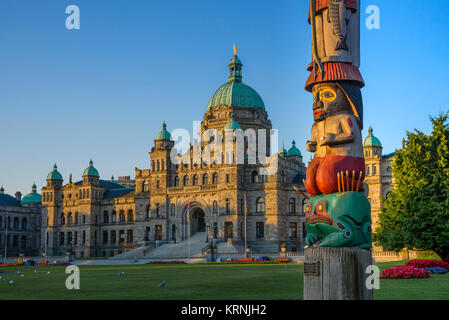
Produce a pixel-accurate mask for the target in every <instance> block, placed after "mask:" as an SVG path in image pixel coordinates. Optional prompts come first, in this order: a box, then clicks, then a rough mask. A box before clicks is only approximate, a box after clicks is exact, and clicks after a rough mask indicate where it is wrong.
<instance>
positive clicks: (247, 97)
mask: <svg viewBox="0 0 449 320" xmlns="http://www.w3.org/2000/svg"><path fill="white" fill-rule="evenodd" d="M219 105H225V106H227V107H243V108H256V109H263V110H265V104H264V103H263V100H262V98H261V97H260V95H259V94H258V93H257V92H256V90H254V89H253V88H251V87H250V86H248V85H246V84H244V83H243V82H242V62H241V61H240V59H239V58H238V57H237V54H236V51H235V52H234V56H233V57H232V59H231V62H230V63H229V81H228V82H227V83H225V84H224V85H222V86H221V87H220V88H218V90H217V91H216V92H215V93H214V95H213V96H212V98H210V100H209V103H208V104H207V111H209V110H212V109H214V108H215V107H217V106H219Z"/></svg>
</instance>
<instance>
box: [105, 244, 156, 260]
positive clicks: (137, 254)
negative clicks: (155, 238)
mask: <svg viewBox="0 0 449 320" xmlns="http://www.w3.org/2000/svg"><path fill="white" fill-rule="evenodd" d="M152 248H154V245H142V246H140V247H137V248H135V249H132V250H129V251H126V252H123V253H121V254H117V255H115V256H113V257H111V258H109V260H130V259H141V258H143V257H144V256H145V254H147V253H148V252H149V251H150V250H151V249H152Z"/></svg>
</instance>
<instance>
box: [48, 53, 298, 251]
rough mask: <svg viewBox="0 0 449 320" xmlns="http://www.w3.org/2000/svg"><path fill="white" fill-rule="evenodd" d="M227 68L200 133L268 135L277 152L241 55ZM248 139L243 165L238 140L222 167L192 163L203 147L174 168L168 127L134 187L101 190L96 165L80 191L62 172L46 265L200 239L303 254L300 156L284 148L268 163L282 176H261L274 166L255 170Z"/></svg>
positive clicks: (51, 200)
mask: <svg viewBox="0 0 449 320" xmlns="http://www.w3.org/2000/svg"><path fill="white" fill-rule="evenodd" d="M228 67H229V81H228V82H227V83H225V84H224V85H222V86H221V87H220V88H218V90H217V91H216V92H215V94H214V95H213V96H212V98H210V100H209V103H208V105H207V109H206V112H205V114H204V117H203V121H202V122H201V133H202V134H203V133H204V132H205V131H207V130H210V129H212V130H213V129H216V130H218V132H220V133H221V135H222V136H223V137H224V136H225V134H226V133H227V132H228V131H231V132H234V131H240V130H241V131H242V132H247V130H248V129H254V130H256V132H257V130H264V131H266V132H267V134H266V137H267V140H266V150H270V130H271V129H272V124H271V121H270V120H269V117H268V113H267V109H266V107H265V105H264V102H263V100H262V98H261V97H260V95H259V94H258V93H257V92H256V91H255V90H254V89H252V88H251V87H250V86H248V85H246V84H245V83H243V82H242V62H241V61H240V59H239V58H238V56H237V55H236V54H235V55H234V56H233V57H232V59H231V61H230V63H229V66H228ZM225 131H226V132H225ZM201 136H203V135H201ZM247 138H248V137H247V136H246V135H245V140H244V148H245V156H244V161H243V162H242V163H240V162H238V161H236V160H237V159H236V158H237V156H236V155H237V151H236V148H237V139H234V141H233V142H232V144H231V145H233V150H232V151H233V152H231V153H229V150H228V149H226V150H225V147H224V145H223V154H222V160H223V161H221V163H220V161H219V162H218V163H207V162H206V161H205V160H204V159H200V161H194V150H195V149H198V150H200V151H201V152H203V151H204V149H205V148H206V147H207V144H208V141H203V140H202V141H200V142H197V141H195V143H194V145H192V146H191V147H190V151H187V153H186V154H184V157H183V159H187V161H186V160H184V161H183V162H182V163H177V164H175V163H174V162H173V161H172V160H171V156H170V154H171V152H172V150H173V148H174V147H175V145H174V141H173V139H172V137H171V134H170V132H169V131H168V130H167V125H166V124H165V123H164V124H163V125H162V130H161V132H160V133H159V134H158V135H157V136H156V137H155V139H154V146H153V148H152V149H151V150H150V152H149V155H150V159H149V162H148V163H149V164H150V165H149V167H150V168H149V169H138V168H136V169H135V180H134V181H133V180H125V179H123V178H122V179H119V180H117V181H115V180H113V179H110V180H103V179H101V178H100V174H99V171H98V170H97V169H96V168H95V167H94V164H93V162H92V161H90V163H89V166H88V167H87V168H86V170H85V171H84V173H83V175H82V180H81V181H76V182H75V181H72V177H70V178H69V181H68V183H66V184H64V181H63V178H62V176H61V174H60V173H59V172H58V170H57V167H56V165H55V166H54V168H53V170H52V171H51V172H50V173H49V175H48V177H47V183H46V186H45V187H44V188H43V189H42V205H43V211H42V212H43V218H42V221H43V227H42V236H41V238H42V248H43V249H45V250H46V252H47V254H48V255H64V254H66V252H67V251H70V252H72V253H73V254H75V256H77V257H88V256H89V257H94V256H105V257H110V256H115V255H117V254H120V253H122V252H124V251H128V250H131V249H133V248H136V247H138V246H142V245H148V246H151V245H152V244H154V243H157V244H158V245H160V244H163V243H175V242H177V243H179V242H181V241H184V240H186V239H188V238H189V237H190V236H191V235H193V234H195V233H205V236H204V239H205V240H206V237H208V238H209V239H211V238H214V239H217V240H216V241H217V242H220V241H222V242H228V243H235V244H240V245H242V244H243V243H244V238H245V229H246V239H247V243H248V245H249V246H250V247H251V249H252V250H253V251H255V252H278V251H280V246H281V245H282V244H283V243H286V244H287V248H288V250H289V251H296V250H298V251H299V250H301V249H302V248H303V246H304V223H305V217H304V214H303V209H302V207H303V206H302V204H303V201H304V197H303V196H301V195H300V194H298V193H297V192H296V191H295V190H294V189H293V186H294V185H301V186H302V179H304V178H305V172H306V167H305V165H304V163H303V158H302V155H301V152H300V150H299V149H298V148H296V146H295V142H294V141H293V143H292V146H291V148H290V149H289V150H288V151H287V150H285V149H284V148H282V150H281V151H280V153H279V154H275V155H273V156H271V157H269V159H270V160H269V161H270V164H269V165H270V166H272V167H275V168H276V170H271V171H269V172H268V171H267V170H266V171H264V170H260V169H261V168H267V164H263V163H260V162H259V161H251V160H250V157H248V149H249V148H251V146H250V145H249V144H251V143H250V142H249V141H248V139H247ZM257 139H259V136H258V135H256V140H257ZM254 142H255V143H253V145H254V146H256V150H255V151H256V153H258V152H259V150H257V148H259V143H257V142H258V141H254ZM175 152H176V151H175ZM263 152H265V153H267V156H270V154H269V151H268V152H267V151H263ZM225 158H226V161H225ZM257 160H258V159H257ZM301 189H302V190H304V187H302V188H301ZM245 203H246V206H245ZM245 208H247V209H246V210H247V211H246V212H247V214H246V228H245ZM188 215H189V219H190V223H189V221H188Z"/></svg>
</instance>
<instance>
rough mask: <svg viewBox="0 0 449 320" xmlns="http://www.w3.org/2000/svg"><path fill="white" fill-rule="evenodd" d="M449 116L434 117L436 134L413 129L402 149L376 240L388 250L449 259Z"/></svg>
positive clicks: (395, 166)
mask: <svg viewBox="0 0 449 320" xmlns="http://www.w3.org/2000/svg"><path fill="white" fill-rule="evenodd" d="M448 118H449V113H448V114H441V115H440V116H438V117H437V118H432V117H431V118H430V121H431V122H432V125H433V130H432V132H431V134H430V135H425V134H424V133H423V132H420V131H418V130H415V132H413V133H411V132H407V139H406V148H405V149H404V150H399V151H397V152H396V159H395V161H394V164H393V177H394V180H395V181H394V185H395V186H394V188H393V190H392V192H391V193H390V195H389V197H388V199H385V200H384V204H385V207H384V208H383V209H382V212H381V213H380V215H379V228H378V230H377V233H376V235H375V239H376V241H377V243H378V244H379V245H381V246H382V247H384V248H385V249H386V250H394V251H399V250H401V249H402V248H408V249H418V250H433V251H434V252H436V253H437V254H438V255H439V256H440V257H441V259H443V260H444V261H449V126H448V124H447V121H448Z"/></svg>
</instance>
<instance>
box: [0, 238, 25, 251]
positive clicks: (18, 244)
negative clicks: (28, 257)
mask: <svg viewBox="0 0 449 320" xmlns="http://www.w3.org/2000/svg"><path fill="white" fill-rule="evenodd" d="M5 238H6V243H5ZM11 240H12V241H11ZM5 244H6V247H13V248H26V247H27V237H26V236H18V235H9V234H8V236H7V237H4V236H3V235H0V245H1V248H2V249H4V248H5Z"/></svg>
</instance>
